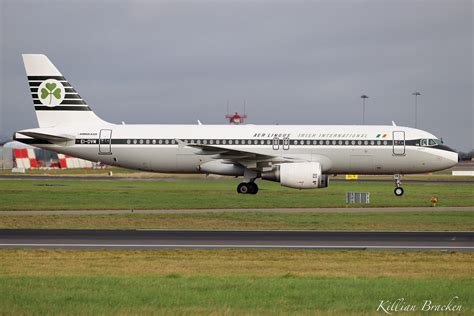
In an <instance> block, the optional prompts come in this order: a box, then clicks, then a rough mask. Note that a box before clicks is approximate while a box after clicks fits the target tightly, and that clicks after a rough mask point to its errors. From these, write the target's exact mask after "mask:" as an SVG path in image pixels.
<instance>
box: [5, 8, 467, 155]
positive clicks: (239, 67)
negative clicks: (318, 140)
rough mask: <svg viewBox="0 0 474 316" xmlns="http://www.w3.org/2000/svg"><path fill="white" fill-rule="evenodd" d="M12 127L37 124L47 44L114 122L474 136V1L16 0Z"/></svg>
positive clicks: (10, 36)
mask: <svg viewBox="0 0 474 316" xmlns="http://www.w3.org/2000/svg"><path fill="white" fill-rule="evenodd" d="M0 3H1V6H0V10H1V16H0V19H1V22H0V23H1V24H0V25H1V33H0V34H1V48H2V50H1V64H0V65H1V69H0V71H1V85H0V86H1V90H0V94H1V95H0V97H1V103H0V134H7V135H10V134H11V133H13V131H15V130H18V129H23V128H31V127H36V126H37V122H36V117H35V114H34V111H33V106H32V101H31V98H30V96H29V91H28V88H27V82H26V78H25V73H24V68H23V65H22V61H21V53H45V54H47V55H48V56H49V57H50V59H51V60H52V61H53V62H54V63H55V65H56V66H57V67H58V68H59V70H60V71H61V72H62V73H63V74H64V76H66V78H68V79H69V81H70V82H71V83H72V84H73V86H74V87H75V88H76V90H78V91H79V93H80V94H81V96H82V97H83V98H84V99H86V101H87V102H88V103H89V104H90V105H91V106H92V108H93V109H94V111H95V112H96V113H97V114H98V115H99V116H101V117H102V118H103V119H105V120H108V121H111V122H120V121H122V120H124V121H126V122H127V123H183V124H186V123H191V124H194V123H195V122H196V119H200V120H201V121H202V122H203V123H208V124H217V123H225V120H224V114H225V112H226V102H227V100H229V101H230V105H231V110H239V111H240V110H241V109H242V103H243V100H244V99H245V100H246V101H247V114H248V115H249V118H250V119H249V122H250V123H255V124H274V123H279V124H360V123H361V121H362V105H361V104H362V102H361V99H360V95H361V94H367V95H368V96H369V99H368V102H367V107H366V122H367V123H368V124H391V121H392V120H394V121H395V122H396V123H397V124H399V125H405V126H414V99H413V96H412V95H411V93H412V92H413V91H414V90H419V91H420V92H421V93H422V96H421V98H420V99H419V118H418V127H419V128H421V129H425V130H428V131H430V132H432V133H434V134H435V135H437V136H439V137H443V138H444V140H445V141H446V142H447V143H448V144H450V145H452V146H453V147H454V148H456V149H459V150H464V151H466V150H470V149H471V148H473V147H474V141H473V134H474V131H473V120H474V113H473V112H474V111H473V18H472V17H473V5H472V1H458V0H454V1H453V0H450V1H448V0H446V1H428V0H426V1H315V2H311V1H286V2H285V1H283V2H270V1H268V2H266V1H265V2H264V1H232V2H229V1H215V2H197V1H189V2H177V3H176V2H171V1H166V2H158V1H121V2H118V1H102V2H101V1H18V0H15V1H5V0H0Z"/></svg>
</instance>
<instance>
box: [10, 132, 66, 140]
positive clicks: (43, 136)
mask: <svg viewBox="0 0 474 316" xmlns="http://www.w3.org/2000/svg"><path fill="white" fill-rule="evenodd" d="M18 134H21V135H25V136H28V137H31V138H34V139H40V140H47V141H50V142H67V141H70V140H74V137H72V136H65V135H53V134H45V133H38V132H28V131H23V132H18Z"/></svg>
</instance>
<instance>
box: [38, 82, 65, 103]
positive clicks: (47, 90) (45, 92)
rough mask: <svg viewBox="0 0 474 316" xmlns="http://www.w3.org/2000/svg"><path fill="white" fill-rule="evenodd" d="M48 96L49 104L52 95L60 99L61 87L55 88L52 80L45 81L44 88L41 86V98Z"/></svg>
mask: <svg viewBox="0 0 474 316" xmlns="http://www.w3.org/2000/svg"><path fill="white" fill-rule="evenodd" d="M47 97H49V104H50V105H51V103H52V101H53V97H54V98H56V99H58V100H60V99H61V89H60V88H57V85H56V84H55V83H54V82H50V83H46V84H45V87H44V88H41V99H46V98H47Z"/></svg>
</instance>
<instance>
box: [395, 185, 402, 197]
mask: <svg viewBox="0 0 474 316" xmlns="http://www.w3.org/2000/svg"><path fill="white" fill-rule="evenodd" d="M403 192H404V191H403V188H402V187H396V188H395V190H393V193H395V195H396V196H402V195H403Z"/></svg>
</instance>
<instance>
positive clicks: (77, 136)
mask: <svg viewBox="0 0 474 316" xmlns="http://www.w3.org/2000/svg"><path fill="white" fill-rule="evenodd" d="M29 131H39V132H44V133H45V134H54V135H67V136H68V137H69V138H70V139H72V140H70V141H67V142H54V143H50V144H34V145H35V146H38V147H41V148H45V149H48V150H53V151H56V152H60V153H64V154H67V155H71V156H76V157H80V158H83V159H87V160H91V161H100V162H103V163H105V164H109V165H115V166H121V167H125V168H130V169H139V170H146V171H154V172H166V173H203V171H202V170H201V168H200V166H201V165H203V164H204V163H206V162H209V161H213V160H215V159H216V156H215V155H212V154H209V152H206V151H203V150H202V148H196V147H192V146H188V145H203V146H210V147H216V148H222V149H229V150H233V151H241V152H249V153H254V154H258V155H264V156H272V157H275V158H274V159H273V160H275V159H276V160H278V159H281V160H286V161H302V162H305V161H318V162H320V163H321V165H322V171H323V173H325V174H346V173H350V174H410V173H423V172H431V171H436V170H442V169H446V168H449V167H451V166H453V165H454V164H456V163H457V159H458V155H457V153H455V152H453V151H449V150H444V149H442V148H440V146H430V145H429V142H428V141H427V142H426V144H425V143H423V141H422V140H429V139H434V140H436V139H437V138H436V137H435V136H433V135H432V134H430V133H427V132H425V131H422V130H418V129H413V128H408V127H400V126H356V125H354V126H347V125H346V126H342V125H341V126H336V125H327V126H324V125H318V126H305V125H287V126H284V125H114V124H105V125H90V126H65V127H56V128H39V129H32V130H29ZM20 133H21V132H20ZM19 140H20V141H22V140H21V139H19ZM441 147H442V146H441ZM444 147H445V146H444ZM233 161H238V159H237V158H234V159H233ZM244 163H245V161H244ZM205 173H208V172H205Z"/></svg>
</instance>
